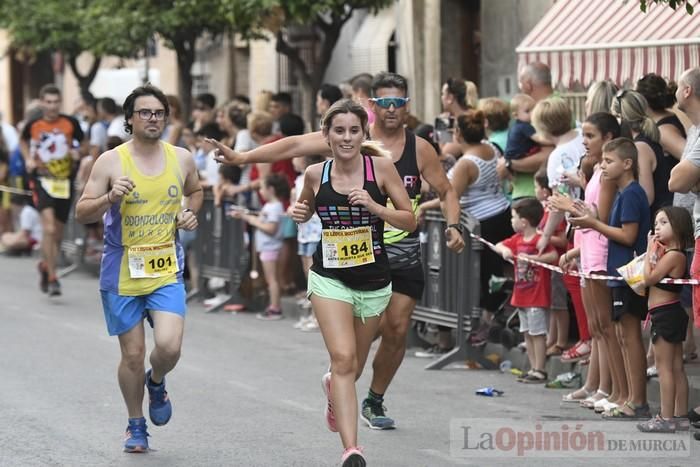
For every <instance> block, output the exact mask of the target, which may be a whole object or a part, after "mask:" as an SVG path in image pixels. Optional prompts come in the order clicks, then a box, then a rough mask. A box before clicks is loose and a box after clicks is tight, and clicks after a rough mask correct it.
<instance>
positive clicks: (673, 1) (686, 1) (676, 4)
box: [639, 0, 697, 15]
mask: <svg viewBox="0 0 700 467" xmlns="http://www.w3.org/2000/svg"><path fill="white" fill-rule="evenodd" d="M651 3H660V4H666V5H668V6H669V7H671V8H673V9H674V10H675V9H676V8H680V7H681V6H685V11H686V12H687V13H688V14H689V15H692V14H693V11H695V8H694V7H693V5H692V4H693V3H697V0H696V1H692V0H639V9H640V10H642V11H643V12H644V13H646V12H647V8H648V6H649V4H651Z"/></svg>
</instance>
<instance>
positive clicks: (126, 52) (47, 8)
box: [0, 0, 142, 91]
mask: <svg viewBox="0 0 700 467" xmlns="http://www.w3.org/2000/svg"><path fill="white" fill-rule="evenodd" d="M91 3H92V2H91V1H90V0H22V1H16V0H14V1H13V0H0V9H2V13H1V14H0V27H4V28H6V29H7V30H8V31H9V34H10V38H11V42H12V46H13V48H14V49H15V50H18V51H22V52H23V54H22V55H25V56H26V55H32V54H34V53H39V52H47V51H48V52H54V51H55V52H61V53H63V54H64V56H65V58H66V62H67V63H68V65H69V66H70V68H71V70H72V71H73V74H74V75H75V76H76V78H77V79H78V84H79V86H80V89H81V91H87V90H88V89H89V87H90V84H91V83H92V81H93V79H94V78H95V75H96V74H97V70H98V68H99V66H100V61H101V57H102V56H104V55H117V56H120V57H128V56H134V55H136V54H137V53H138V51H139V49H140V48H142V46H141V44H137V43H134V42H129V41H128V40H125V39H124V36H126V35H127V34H126V33H127V32H128V31H125V30H120V31H117V32H116V34H114V35H113V38H114V39H115V40H114V41H113V42H108V43H104V44H103V45H102V47H101V48H96V47H94V44H95V38H96V33H97V32H99V31H100V28H101V27H102V25H101V22H100V21H92V20H91V18H90V17H89V16H88V5H90V4H91ZM83 52H92V54H93V56H94V59H93V61H92V63H91V65H90V67H89V70H88V71H87V73H83V72H81V71H80V70H79V69H78V66H77V58H78V56H79V55H80V54H81V53H83Z"/></svg>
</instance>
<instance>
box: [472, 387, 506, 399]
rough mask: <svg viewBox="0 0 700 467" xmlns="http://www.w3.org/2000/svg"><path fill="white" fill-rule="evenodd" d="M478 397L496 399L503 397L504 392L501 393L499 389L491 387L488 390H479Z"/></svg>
mask: <svg viewBox="0 0 700 467" xmlns="http://www.w3.org/2000/svg"><path fill="white" fill-rule="evenodd" d="M476 395H477V396H486V397H496V396H502V395H503V391H500V390H498V389H495V388H492V387H491V386H489V387H486V388H481V389H477V390H476Z"/></svg>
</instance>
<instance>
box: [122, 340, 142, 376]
mask: <svg viewBox="0 0 700 467" xmlns="http://www.w3.org/2000/svg"><path fill="white" fill-rule="evenodd" d="M145 358H146V345H145V344H140V345H132V346H129V347H127V348H124V347H123V348H122V363H123V364H124V365H126V366H127V368H129V369H130V370H132V371H138V370H140V369H141V368H143V365H144V360H145Z"/></svg>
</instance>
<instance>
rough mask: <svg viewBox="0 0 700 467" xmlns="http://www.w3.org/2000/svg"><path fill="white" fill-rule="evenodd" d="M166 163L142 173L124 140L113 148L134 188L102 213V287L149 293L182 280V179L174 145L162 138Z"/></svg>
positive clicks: (134, 293)
mask: <svg viewBox="0 0 700 467" xmlns="http://www.w3.org/2000/svg"><path fill="white" fill-rule="evenodd" d="M161 147H162V148H163V153H164V154H165V168H164V169H163V172H162V173H160V174H159V175H153V176H151V175H144V174H143V173H141V171H139V169H138V168H137V167H136V164H135V163H134V159H133V156H132V155H131V152H130V151H129V148H128V146H127V144H126V143H125V144H122V145H121V146H118V147H117V148H116V151H117V153H118V154H119V159H120V160H121V167H122V174H123V175H126V176H128V177H129V178H131V179H132V180H133V181H134V183H135V185H136V187H135V188H134V190H133V191H132V192H131V193H129V194H128V195H127V196H125V197H124V198H122V200H121V201H120V202H119V203H115V204H114V205H112V207H111V208H110V209H109V210H108V211H107V212H106V213H105V215H104V227H105V228H104V232H105V233H104V240H105V247H104V254H103V256H102V264H101V274H100V289H101V290H106V291H109V292H113V293H116V294H119V295H125V296H139V295H148V294H150V293H151V292H153V291H154V290H156V289H158V288H160V287H163V286H164V285H167V284H172V283H174V282H178V281H182V271H183V269H184V251H183V249H182V246H181V245H180V242H179V239H178V237H177V229H176V222H177V220H176V219H177V214H178V213H179V212H180V210H181V203H182V190H183V186H184V179H183V176H182V172H181V170H180V164H179V161H178V158H177V155H176V153H175V148H174V146H172V145H170V144H168V143H165V142H161Z"/></svg>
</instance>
